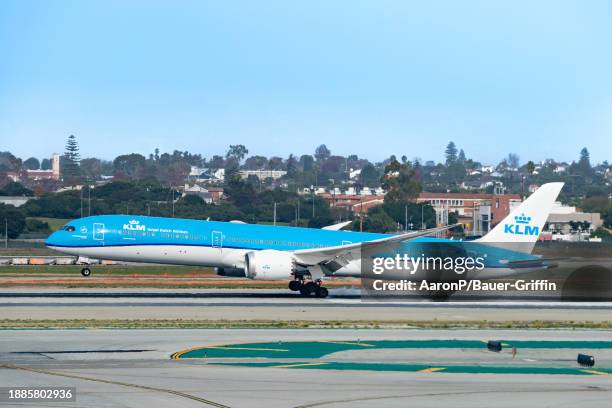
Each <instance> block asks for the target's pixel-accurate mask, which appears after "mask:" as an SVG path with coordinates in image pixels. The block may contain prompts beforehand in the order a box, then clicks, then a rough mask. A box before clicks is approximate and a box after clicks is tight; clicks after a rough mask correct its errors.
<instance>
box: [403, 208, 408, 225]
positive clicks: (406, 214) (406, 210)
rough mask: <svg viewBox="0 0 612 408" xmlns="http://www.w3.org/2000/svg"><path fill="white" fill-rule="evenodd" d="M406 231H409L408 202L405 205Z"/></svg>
mask: <svg viewBox="0 0 612 408" xmlns="http://www.w3.org/2000/svg"><path fill="white" fill-rule="evenodd" d="M404 231H408V204H406V205H404Z"/></svg>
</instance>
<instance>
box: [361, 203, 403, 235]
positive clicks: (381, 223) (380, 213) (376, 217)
mask: <svg viewBox="0 0 612 408" xmlns="http://www.w3.org/2000/svg"><path fill="white" fill-rule="evenodd" d="M355 222H356V223H357V224H358V223H359V221H355ZM363 230H364V231H370V232H395V231H397V223H396V222H395V221H394V220H393V218H391V217H390V216H389V215H388V214H387V213H386V212H385V211H384V210H383V209H382V207H380V206H379V207H374V208H371V209H370V210H369V211H368V216H367V217H366V218H365V219H364V222H363Z"/></svg>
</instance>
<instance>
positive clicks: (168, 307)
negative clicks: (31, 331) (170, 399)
mask: <svg viewBox="0 0 612 408" xmlns="http://www.w3.org/2000/svg"><path fill="white" fill-rule="evenodd" d="M330 294H331V296H330V297H329V298H327V299H316V298H303V297H300V296H299V295H296V294H294V293H291V292H289V291H285V290H265V289H251V290H249V289H242V290H222V289H216V290H215V289H207V290H194V289H182V290H155V289H141V290H137V289H84V288H78V289H61V291H60V290H58V289H57V288H53V289H51V288H49V289H44V288H43V289H32V288H28V289H26V290H24V289H23V288H3V289H2V290H0V319H37V320H47V319H194V320H197V319H200V320H280V321H289V320H311V321H354V322H359V321H372V320H377V321H381V322H385V321H387V322H390V321H401V320H411V321H430V320H434V319H437V320H444V321H451V322H452V321H483V320H489V321H497V322H505V321H534V320H545V321H557V322H559V321H574V322H584V321H590V322H609V321H610V319H611V317H612V303H610V302H550V301H548V302H544V301H533V300H512V301H508V300H504V301H495V300H483V301H478V302H475V301H450V302H432V301H429V300H427V299H422V298H413V299H410V301H405V302H374V301H367V302H366V301H361V300H360V298H359V291H358V290H357V291H356V290H352V291H351V290H348V289H332V290H330Z"/></svg>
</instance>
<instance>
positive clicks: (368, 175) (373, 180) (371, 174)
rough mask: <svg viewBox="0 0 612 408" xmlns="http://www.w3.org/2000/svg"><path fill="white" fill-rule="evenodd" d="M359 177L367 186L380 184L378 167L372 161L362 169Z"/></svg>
mask: <svg viewBox="0 0 612 408" xmlns="http://www.w3.org/2000/svg"><path fill="white" fill-rule="evenodd" d="M359 178H360V179H361V184H362V185H364V186H367V187H378V185H379V184H380V175H379V174H378V171H377V170H376V168H375V167H374V166H373V165H372V164H370V163H368V164H366V165H365V167H364V168H363V169H361V174H359Z"/></svg>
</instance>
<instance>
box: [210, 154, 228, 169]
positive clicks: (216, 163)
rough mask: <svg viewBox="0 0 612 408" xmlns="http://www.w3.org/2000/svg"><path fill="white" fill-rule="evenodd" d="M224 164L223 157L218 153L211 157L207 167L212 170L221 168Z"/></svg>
mask: <svg viewBox="0 0 612 408" xmlns="http://www.w3.org/2000/svg"><path fill="white" fill-rule="evenodd" d="M224 165H225V161H224V160H223V157H221V156H218V155H214V156H213V157H212V159H210V161H209V162H208V167H210V168H211V169H213V170H217V169H222V168H223V166H224Z"/></svg>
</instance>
